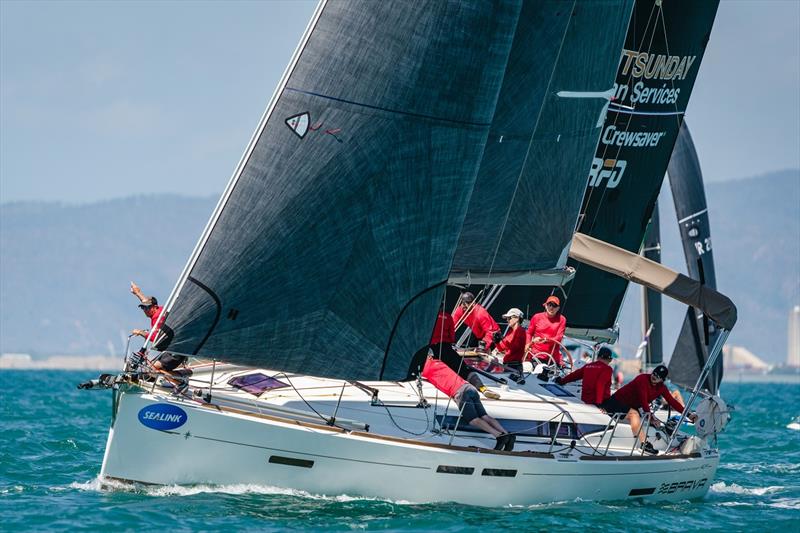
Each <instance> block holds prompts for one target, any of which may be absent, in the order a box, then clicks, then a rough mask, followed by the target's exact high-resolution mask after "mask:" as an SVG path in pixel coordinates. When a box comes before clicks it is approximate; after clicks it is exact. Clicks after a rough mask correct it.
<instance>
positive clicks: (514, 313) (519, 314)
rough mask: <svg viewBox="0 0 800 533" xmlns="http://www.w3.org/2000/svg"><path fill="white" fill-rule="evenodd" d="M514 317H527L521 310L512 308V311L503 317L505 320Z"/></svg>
mask: <svg viewBox="0 0 800 533" xmlns="http://www.w3.org/2000/svg"><path fill="white" fill-rule="evenodd" d="M512 316H515V317H517V318H522V317H524V316H525V313H523V312H522V311H521V310H519V309H517V308H516V307H512V308H511V309H509V310H508V312H507V313H506V314H504V315H503V318H510V317H512Z"/></svg>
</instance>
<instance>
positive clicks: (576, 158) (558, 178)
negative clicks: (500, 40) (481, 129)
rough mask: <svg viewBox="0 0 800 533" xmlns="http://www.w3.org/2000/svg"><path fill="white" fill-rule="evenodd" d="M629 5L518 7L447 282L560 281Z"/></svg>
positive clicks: (624, 0) (617, 1)
mask: <svg viewBox="0 0 800 533" xmlns="http://www.w3.org/2000/svg"><path fill="white" fill-rule="evenodd" d="M632 7H633V3H632V2H631V1H628V0H608V1H603V2H574V3H573V2H563V1H543V2H538V1H537V2H525V4H524V6H523V8H522V15H521V16H520V22H519V24H518V27H517V31H516V35H515V36H514V44H513V47H512V50H511V56H510V58H509V61H508V68H507V70H506V74H505V78H504V80H503V86H502V89H501V91H500V97H499V99H498V103H497V111H496V112H495V115H494V120H493V121H492V127H491V131H490V133H489V139H488V141H487V145H486V150H485V151H484V154H483V159H482V161H481V165H480V170H479V172H478V178H477V181H476V184H475V190H474V193H473V195H472V198H471V200H470V205H469V211H468V214H467V217H466V219H465V221H464V227H463V230H462V232H461V237H460V238H459V244H458V249H457V251H456V255H455V259H454V262H453V268H452V272H451V279H453V280H458V281H459V282H462V283H464V282H467V283H469V281H470V280H471V281H472V282H473V283H503V284H513V285H529V284H530V285H533V284H537V283H544V284H550V285H554V284H559V282H557V281H556V282H553V279H552V277H548V276H544V277H542V276H537V275H536V274H535V271H537V270H548V269H555V268H562V267H564V266H565V264H566V248H567V246H568V245H569V242H570V239H571V238H572V233H573V230H574V229H575V222H576V220H577V216H578V210H579V209H580V203H581V198H582V196H583V191H584V189H585V187H586V170H587V169H588V168H589V167H590V164H591V161H592V155H593V152H594V149H595V147H596V146H597V140H598V137H599V133H600V126H601V125H602V121H598V119H599V118H601V117H602V113H603V110H604V109H605V107H606V106H607V105H608V96H610V93H609V90H610V89H611V87H612V86H613V84H614V74H615V70H616V67H617V64H618V62H619V52H620V49H621V48H622V45H623V41H624V37H625V32H626V29H627V25H628V21H629V18H630V12H631V9H632ZM532 271H534V272H532ZM528 273H529V274H528ZM562 281H565V280H562Z"/></svg>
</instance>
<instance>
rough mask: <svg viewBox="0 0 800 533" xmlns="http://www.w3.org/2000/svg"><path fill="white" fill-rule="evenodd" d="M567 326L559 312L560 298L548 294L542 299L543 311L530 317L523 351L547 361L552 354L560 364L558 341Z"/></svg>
mask: <svg viewBox="0 0 800 533" xmlns="http://www.w3.org/2000/svg"><path fill="white" fill-rule="evenodd" d="M566 328H567V319H566V318H564V315H562V314H561V300H559V299H558V296H549V297H548V298H547V300H545V301H544V311H543V312H541V313H536V314H535V315H533V316H532V317H531V323H530V325H529V326H528V333H527V335H526V337H527V345H526V348H525V352H526V353H529V354H531V355H532V356H533V357H536V358H537V359H539V360H541V361H544V362H547V361H548V360H549V357H548V356H552V357H553V360H554V361H555V362H556V364H557V365H558V366H562V365H563V363H562V361H561V350H560V349H559V348H560V343H561V340H562V339H563V338H564V330H565V329H566Z"/></svg>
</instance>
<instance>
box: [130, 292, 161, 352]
mask: <svg viewBox="0 0 800 533" xmlns="http://www.w3.org/2000/svg"><path fill="white" fill-rule="evenodd" d="M131 293H132V294H133V295H134V296H136V297H137V298H138V299H139V302H140V303H139V309H141V310H142V312H144V315H145V316H146V317H147V318H149V319H150V329H134V330H133V331H131V333H132V334H133V335H138V336H139V337H144V338H145V339H146V338H147V337H148V336H150V332H151V331H152V330H156V332H157V333H156V335H154V337H153V338H152V339H150V340H151V341H155V337H157V336H158V331H159V330H160V329H161V326H162V325H163V324H164V320H165V319H166V318H167V317H166V316H163V317H162V316H161V314H162V313H161V311H162V310H163V309H164V308H163V307H162V306H160V305H158V300H157V299H156V297H155V296H145V295H144V294H143V293H142V289H140V288H139V286H138V285H136V284H135V283H134V282H132V281H131Z"/></svg>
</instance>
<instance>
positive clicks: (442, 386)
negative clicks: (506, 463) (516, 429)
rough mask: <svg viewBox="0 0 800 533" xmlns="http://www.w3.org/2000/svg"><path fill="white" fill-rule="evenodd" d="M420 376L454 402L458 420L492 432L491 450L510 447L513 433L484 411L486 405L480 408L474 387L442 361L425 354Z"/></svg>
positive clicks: (508, 448) (513, 439) (509, 448)
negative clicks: (458, 411) (492, 445)
mask: <svg viewBox="0 0 800 533" xmlns="http://www.w3.org/2000/svg"><path fill="white" fill-rule="evenodd" d="M422 377H423V378H425V379H426V380H428V382H429V383H430V384H431V385H433V386H434V387H436V388H437V389H439V390H440V391H441V392H443V393H444V394H446V395H447V396H448V397H450V398H452V399H453V400H454V401H455V402H456V405H457V406H458V408H459V410H460V411H461V420H464V421H466V422H467V423H468V424H469V425H471V426H475V427H476V428H478V429H481V430H483V431H485V432H486V433H489V434H490V435H492V436H493V437H494V438H495V439H496V440H497V442H496V443H495V446H494V449H495V450H505V451H507V452H510V451H512V450H513V449H514V442H515V441H516V437H515V436H514V435H509V434H508V432H507V431H506V430H505V428H503V426H501V425H500V422H498V421H497V420H496V419H494V418H492V417H491V416H489V415H488V414H486V409H484V407H483V404H482V403H481V398H480V396H479V395H478V391H477V390H475V387H473V386H472V385H471V384H469V383H467V382H466V381H465V380H464V379H463V378H462V377H461V376H459V375H458V374H456V373H455V372H454V371H453V369H451V368H450V367H449V366H447V365H446V364H445V363H444V362H443V361H440V360H438V359H435V358H433V357H430V356H429V357H428V358H427V359H426V361H425V367H424V368H423V369H422Z"/></svg>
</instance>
